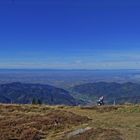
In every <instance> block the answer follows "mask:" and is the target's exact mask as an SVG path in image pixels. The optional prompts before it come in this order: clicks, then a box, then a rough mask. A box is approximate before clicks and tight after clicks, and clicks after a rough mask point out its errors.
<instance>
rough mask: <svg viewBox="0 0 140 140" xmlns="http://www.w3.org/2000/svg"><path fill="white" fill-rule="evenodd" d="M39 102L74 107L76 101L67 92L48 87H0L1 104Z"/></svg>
mask: <svg viewBox="0 0 140 140" xmlns="http://www.w3.org/2000/svg"><path fill="white" fill-rule="evenodd" d="M33 100H40V101H41V102H42V103H45V104H51V105H56V104H65V105H76V103H77V102H76V100H75V99H74V98H73V97H72V96H71V95H70V94H69V92H68V91H66V90H64V89H61V88H56V87H54V86H50V85H41V84H25V83H9V84H2V85H0V102H1V103H11V102H12V103H23V104H28V103H31V102H32V101H33Z"/></svg>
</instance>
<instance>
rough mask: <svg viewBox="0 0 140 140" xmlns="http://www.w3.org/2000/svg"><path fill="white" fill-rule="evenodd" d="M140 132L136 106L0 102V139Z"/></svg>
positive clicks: (125, 137) (100, 137)
mask: <svg viewBox="0 0 140 140" xmlns="http://www.w3.org/2000/svg"><path fill="white" fill-rule="evenodd" d="M139 132H140V106H139V105H124V106H103V107H97V106H94V107H68V106H36V105H4V104H1V105H0V139H1V140H9V139H11V140H13V139H14V140H40V139H44V140H139V138H140V133H139Z"/></svg>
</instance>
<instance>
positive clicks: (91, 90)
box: [71, 82, 140, 104]
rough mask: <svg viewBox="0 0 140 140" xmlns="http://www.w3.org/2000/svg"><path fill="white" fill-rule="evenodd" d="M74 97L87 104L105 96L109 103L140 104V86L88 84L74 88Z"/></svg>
mask: <svg viewBox="0 0 140 140" xmlns="http://www.w3.org/2000/svg"><path fill="white" fill-rule="evenodd" d="M71 91H72V95H73V96H75V97H76V98H79V99H83V100H85V101H86V102H96V100H97V98H98V97H100V96H105V101H106V102H107V103H113V102H114V101H115V102H116V103H119V104H120V103H140V84H136V83H131V82H128V83H123V84H120V83H114V82H113V83H107V82H98V83H87V84H82V85H78V86H74V87H73V88H72V89H71Z"/></svg>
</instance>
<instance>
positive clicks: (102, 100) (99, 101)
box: [97, 96, 104, 106]
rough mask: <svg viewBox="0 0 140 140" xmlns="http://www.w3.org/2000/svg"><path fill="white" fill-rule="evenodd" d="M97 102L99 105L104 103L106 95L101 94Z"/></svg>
mask: <svg viewBox="0 0 140 140" xmlns="http://www.w3.org/2000/svg"><path fill="white" fill-rule="evenodd" d="M97 104H98V105H100V106H101V105H104V96H101V97H100V98H99V100H98V101H97Z"/></svg>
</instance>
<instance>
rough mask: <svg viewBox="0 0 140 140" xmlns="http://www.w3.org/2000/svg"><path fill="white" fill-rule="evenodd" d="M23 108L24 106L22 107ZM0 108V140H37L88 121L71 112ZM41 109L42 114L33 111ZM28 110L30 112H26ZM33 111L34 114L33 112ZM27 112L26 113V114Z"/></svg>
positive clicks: (17, 107)
mask: <svg viewBox="0 0 140 140" xmlns="http://www.w3.org/2000/svg"><path fill="white" fill-rule="evenodd" d="M23 107H25V106H23ZM23 107H22V106H9V105H8V106H3V105H2V106H0V111H1V116H0V140H10V139H14V140H39V139H41V138H45V137H46V136H47V135H49V133H51V132H52V131H53V132H58V131H64V130H65V129H66V128H67V127H72V126H77V125H80V124H82V123H86V122H88V121H89V119H88V118H87V117H83V116H80V115H76V114H74V113H72V112H68V111H64V110H58V109H51V108H50V110H49V109H48V110H47V112H46V110H45V111H44V112H43V110H44V109H43V108H41V107H40V108H39V107H37V106H35V107H33V106H26V107H25V108H27V109H25V108H24V109H23ZM36 107H37V108H38V109H43V110H42V113H39V112H40V111H38V112H37V113H36V111H35V110H34V109H35V108H36ZM29 108H30V110H32V109H33V110H32V111H30V112H28V111H27V110H28V109H29ZM34 111H35V112H34ZM27 112H28V113H27Z"/></svg>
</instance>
